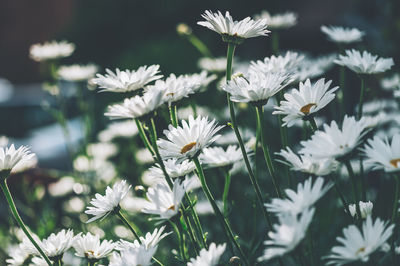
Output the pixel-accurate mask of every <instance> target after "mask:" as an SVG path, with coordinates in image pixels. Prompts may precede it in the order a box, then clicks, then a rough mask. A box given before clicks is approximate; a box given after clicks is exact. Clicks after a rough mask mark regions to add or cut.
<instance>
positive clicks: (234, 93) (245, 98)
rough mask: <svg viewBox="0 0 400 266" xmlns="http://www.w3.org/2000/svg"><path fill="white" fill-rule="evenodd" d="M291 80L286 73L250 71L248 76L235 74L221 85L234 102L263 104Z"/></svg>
mask: <svg viewBox="0 0 400 266" xmlns="http://www.w3.org/2000/svg"><path fill="white" fill-rule="evenodd" d="M291 81H292V79H291V78H290V75H288V74H286V73H278V72H276V73H274V72H269V73H262V72H258V71H257V72H256V71H250V73H249V75H248V77H244V76H237V77H234V78H233V79H232V80H230V81H228V83H226V84H224V85H222V89H223V90H224V91H226V92H228V93H229V94H230V95H231V96H230V99H231V100H232V101H234V102H249V103H252V104H262V105H265V104H266V103H267V102H268V99H269V98H270V97H272V96H274V95H275V94H276V93H278V92H279V91H280V90H282V89H283V88H285V87H286V86H287V85H289V83H290V82H291Z"/></svg>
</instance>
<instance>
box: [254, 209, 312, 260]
mask: <svg viewBox="0 0 400 266" xmlns="http://www.w3.org/2000/svg"><path fill="white" fill-rule="evenodd" d="M314 211H315V209H307V210H305V211H304V212H303V213H302V214H301V215H300V216H298V215H292V214H289V213H288V214H282V215H279V216H278V218H279V224H274V225H273V227H274V231H270V232H269V233H268V236H269V238H270V240H266V241H265V242H264V244H265V245H266V246H267V247H266V249H265V250H264V254H263V255H262V256H261V257H259V258H258V259H257V260H258V261H265V260H270V259H272V258H275V257H280V256H283V255H284V254H286V253H289V252H291V251H292V250H294V249H295V248H296V247H297V245H298V244H299V243H300V241H301V240H303V238H304V237H305V235H306V233H307V229H308V226H309V225H310V223H311V220H312V218H313V216H314Z"/></svg>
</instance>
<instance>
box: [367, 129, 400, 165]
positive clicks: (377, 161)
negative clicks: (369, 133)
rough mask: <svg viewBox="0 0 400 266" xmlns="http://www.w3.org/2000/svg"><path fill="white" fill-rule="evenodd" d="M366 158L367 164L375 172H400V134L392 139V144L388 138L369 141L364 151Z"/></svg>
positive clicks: (375, 138) (376, 137) (376, 138)
mask: <svg viewBox="0 0 400 266" xmlns="http://www.w3.org/2000/svg"><path fill="white" fill-rule="evenodd" d="M362 150H363V153H364V155H365V157H366V160H365V164H366V165H369V166H371V167H372V169H374V170H384V171H385V172H397V171H400V134H399V133H397V134H395V135H394V136H393V137H392V142H391V143H390V142H389V140H388V138H387V137H385V138H384V139H382V138H380V137H378V136H375V137H374V138H373V139H369V140H368V142H367V144H365V146H364V148H363V149H362Z"/></svg>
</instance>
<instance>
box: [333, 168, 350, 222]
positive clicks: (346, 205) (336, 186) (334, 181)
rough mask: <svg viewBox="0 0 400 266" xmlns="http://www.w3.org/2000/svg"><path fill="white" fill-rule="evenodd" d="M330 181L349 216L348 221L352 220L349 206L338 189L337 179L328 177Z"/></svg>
mask: <svg viewBox="0 0 400 266" xmlns="http://www.w3.org/2000/svg"><path fill="white" fill-rule="evenodd" d="M330 179H331V180H332V182H333V186H334V187H335V190H336V192H337V193H338V195H339V198H340V200H341V201H342V204H343V207H344V208H345V210H346V213H347V214H348V215H349V217H350V219H351V220H353V216H351V213H350V209H349V204H348V203H347V201H346V198H345V197H344V195H343V193H342V192H341V190H340V188H339V185H338V183H337V179H336V178H335V177H334V176H332V175H331V176H330Z"/></svg>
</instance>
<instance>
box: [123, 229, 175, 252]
mask: <svg viewBox="0 0 400 266" xmlns="http://www.w3.org/2000/svg"><path fill="white" fill-rule="evenodd" d="M164 230H165V225H164V226H162V227H160V228H156V229H154V231H153V233H150V232H147V233H146V235H145V236H144V237H143V236H140V237H139V238H140V241H141V242H142V243H141V244H140V243H139V241H138V240H137V239H136V240H134V241H133V242H129V241H125V240H120V241H119V243H118V246H117V247H116V249H118V250H124V249H128V248H135V247H140V246H141V245H144V246H145V247H146V249H150V248H152V247H157V246H158V243H159V242H160V241H161V240H162V239H163V238H165V237H166V236H168V235H170V234H172V232H169V233H164Z"/></svg>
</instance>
